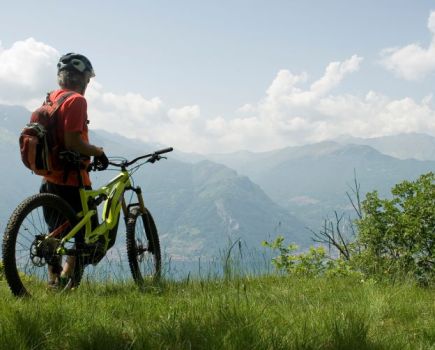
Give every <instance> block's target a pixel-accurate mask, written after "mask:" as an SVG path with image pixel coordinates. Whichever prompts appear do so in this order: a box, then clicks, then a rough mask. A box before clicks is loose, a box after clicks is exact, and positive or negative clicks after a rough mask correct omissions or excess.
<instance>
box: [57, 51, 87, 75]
mask: <svg viewBox="0 0 435 350" xmlns="http://www.w3.org/2000/svg"><path fill="white" fill-rule="evenodd" d="M61 70H69V71H74V70H75V71H78V72H80V73H84V72H85V71H88V72H90V73H91V77H95V72H94V69H93V68H92V64H91V61H89V60H88V59H87V58H86V57H85V56H83V55H80V54H78V53H73V52H70V53H67V54H65V55H63V56H62V57H61V58H60V59H59V62H58V64H57V72H58V73H59V72H60V71H61Z"/></svg>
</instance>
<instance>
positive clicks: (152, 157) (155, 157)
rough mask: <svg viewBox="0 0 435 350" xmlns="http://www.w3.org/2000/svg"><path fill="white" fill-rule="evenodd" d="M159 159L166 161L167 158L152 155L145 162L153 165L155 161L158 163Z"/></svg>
mask: <svg viewBox="0 0 435 350" xmlns="http://www.w3.org/2000/svg"><path fill="white" fill-rule="evenodd" d="M160 159H167V157H164V156H161V155H158V154H154V155H152V156H151V157H150V159H148V160H147V162H148V163H151V164H154V163H155V162H156V161H159V160H160Z"/></svg>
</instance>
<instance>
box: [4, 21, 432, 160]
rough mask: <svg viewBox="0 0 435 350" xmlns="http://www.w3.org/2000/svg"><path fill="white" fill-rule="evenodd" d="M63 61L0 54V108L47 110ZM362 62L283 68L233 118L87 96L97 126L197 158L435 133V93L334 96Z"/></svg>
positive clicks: (21, 52)
mask: <svg viewBox="0 0 435 350" xmlns="http://www.w3.org/2000/svg"><path fill="white" fill-rule="evenodd" d="M431 18H432V17H431ZM434 18H435V17H434ZM432 21H433V22H434V21H435V20H432ZM431 23H432V22H431ZM431 26H435V24H433V23H432V24H431ZM431 28H432V27H431ZM58 57H59V55H58V52H57V50H55V49H54V48H51V47H49V46H48V45H45V44H43V43H40V42H37V41H35V40H34V39H27V40H25V41H20V42H17V43H15V44H14V45H12V47H11V48H9V49H4V48H0V83H1V84H0V103H8V104H21V105H25V106H27V107H31V108H35V107H36V106H37V105H39V104H40V102H41V99H42V98H43V97H44V94H45V91H48V90H50V89H53V88H54V87H55V86H56V85H55V84H56V82H55V79H54V78H55V73H56V72H55V66H56V61H57V59H58ZM362 61H363V59H362V58H361V57H359V56H357V55H353V56H352V57H350V58H348V59H346V60H343V61H342V62H332V63H330V64H328V65H326V68H325V71H324V74H323V76H321V77H320V78H318V79H313V81H312V82H310V80H311V79H309V75H308V74H307V73H304V72H303V73H300V74H297V73H292V72H290V71H289V70H285V69H283V70H280V71H279V72H278V73H277V75H276V76H275V78H274V79H272V81H271V84H270V86H269V87H267V88H265V93H264V97H263V98H262V99H260V100H259V101H257V102H251V103H249V104H245V105H242V106H241V107H240V108H239V109H237V110H235V111H234V114H233V116H228V115H227V116H216V117H214V118H204V117H203V115H202V111H201V108H200V106H199V105H187V106H180V107H174V106H167V105H165V103H164V102H163V101H162V100H161V99H160V98H159V97H151V98H146V97H144V96H142V95H141V94H138V93H133V92H126V93H123V94H115V93H113V92H110V91H107V90H106V89H105V87H104V86H102V85H101V84H99V83H98V81H95V80H92V82H91V84H90V86H89V88H88V90H87V92H86V97H87V99H88V106H89V111H88V114H89V118H90V120H91V124H90V127H91V128H93V129H105V130H107V131H111V132H117V133H120V134H123V135H125V136H127V137H134V138H139V139H142V140H143V141H146V142H153V143H160V144H162V145H165V146H174V147H175V148H176V149H179V150H184V151H196V152H226V151H235V150H238V149H250V150H254V151H262V150H270V149H276V148H279V147H285V146H290V145H299V144H305V143H308V142H317V141H321V140H325V139H330V138H334V137H337V136H339V135H342V134H350V135H353V136H359V137H372V136H381V135H389V134H395V133H400V132H425V133H429V134H433V135H435V111H434V109H433V108H432V107H431V106H432V105H433V103H432V97H431V95H428V96H425V97H424V98H422V99H421V101H415V100H414V99H412V98H409V97H404V98H401V99H396V100H395V99H391V98H389V97H388V96H385V95H383V94H380V93H378V92H375V91H369V92H368V93H367V94H366V95H365V96H355V95H351V94H334V88H336V87H338V86H339V85H340V83H341V82H342V81H343V79H346V78H347V77H348V76H349V75H351V74H355V72H357V71H358V70H359V69H360V68H361V63H362ZM20 67H24V68H23V70H20ZM51 77H54V78H53V79H52V78H51ZM35 101H37V102H35ZM32 103H33V105H32Z"/></svg>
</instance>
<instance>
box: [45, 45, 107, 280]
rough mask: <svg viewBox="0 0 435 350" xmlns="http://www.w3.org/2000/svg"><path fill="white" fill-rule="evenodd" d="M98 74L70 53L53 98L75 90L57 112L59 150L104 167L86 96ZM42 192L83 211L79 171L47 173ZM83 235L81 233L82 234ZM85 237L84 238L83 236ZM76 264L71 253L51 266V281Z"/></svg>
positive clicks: (84, 177)
mask: <svg viewBox="0 0 435 350" xmlns="http://www.w3.org/2000/svg"><path fill="white" fill-rule="evenodd" d="M94 76H95V73H94V69H93V68H92V64H91V62H90V61H89V60H88V59H87V58H86V57H85V56H83V55H80V54H76V53H67V54H66V55H64V56H62V57H61V58H60V60H59V63H58V64H57V79H58V83H59V87H60V89H58V90H56V91H53V92H51V93H50V95H49V99H50V100H51V101H53V102H54V101H56V100H57V99H59V98H60V97H61V96H62V95H63V94H65V93H71V92H73V93H72V94H71V95H69V96H68V97H67V98H66V99H65V101H64V102H63V103H62V105H61V106H60V108H59V110H58V111H57V123H56V128H57V130H56V135H57V140H58V141H57V142H58V145H57V146H58V147H59V149H66V150H70V151H75V152H78V153H80V154H81V155H83V156H94V160H95V161H98V162H99V163H100V170H103V169H105V168H106V167H107V165H108V159H107V157H106V156H105V154H104V150H103V148H101V147H97V146H94V145H92V144H90V143H89V138H88V126H87V124H88V117H87V102H86V99H85V98H84V94H85V91H86V88H87V86H88V84H89V81H90V79H91V78H92V77H94ZM85 165H86V164H84V166H83V169H82V170H81V171H80V173H81V178H82V182H83V185H84V186H85V187H90V186H91V181H90V178H89V174H88V172H87V170H86V166H85ZM40 192H41V193H54V194H56V195H58V196H60V197H62V198H63V199H65V200H66V201H67V202H68V203H69V204H70V205H71V207H72V208H73V209H74V210H75V211H76V212H80V211H82V206H81V201H80V194H79V178H78V176H77V172H76V171H67V170H66V169H64V170H59V171H54V172H53V173H52V174H50V175H48V176H45V177H44V180H43V182H42V185H41V189H40ZM78 236H79V235H78ZM79 239H80V240H83V237H79ZM74 265H75V258H74V257H72V256H69V257H68V258H67V261H66V263H65V264H64V266H63V267H62V266H60V263H59V264H55V265H49V267H48V271H49V284H51V285H57V284H59V282H60V281H62V280H65V279H67V278H68V277H69V276H70V275H71V273H72V271H73V269H74Z"/></svg>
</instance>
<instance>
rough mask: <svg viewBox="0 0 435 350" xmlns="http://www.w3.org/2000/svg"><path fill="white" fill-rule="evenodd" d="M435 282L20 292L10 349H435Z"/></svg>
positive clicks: (3, 291) (3, 321)
mask: <svg viewBox="0 0 435 350" xmlns="http://www.w3.org/2000/svg"><path fill="white" fill-rule="evenodd" d="M434 295H435V293H434V290H433V289H422V288H419V287H416V286H415V285H413V284H411V283H409V284H407V283H401V284H396V285H394V284H391V283H375V282H373V281H365V282H364V281H360V280H356V279H352V278H337V279H324V278H298V279H295V278H291V277H288V276H265V277H242V278H234V279H231V280H222V279H209V280H193V281H192V280H184V281H178V282H163V283H162V284H161V285H158V286H153V287H150V288H149V289H148V290H147V291H146V292H140V291H139V290H138V289H137V288H136V287H135V286H134V285H133V284H129V283H120V282H118V283H99V284H97V283H84V284H83V286H81V287H80V288H79V289H77V290H75V291H72V292H70V293H68V294H52V293H47V292H45V291H44V292H41V293H40V294H38V295H36V296H35V297H33V298H29V299H17V298H14V297H12V295H11V294H10V292H9V290H8V289H7V286H6V284H5V282H4V281H0V309H1V312H0V348H1V349H435V298H434Z"/></svg>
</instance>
